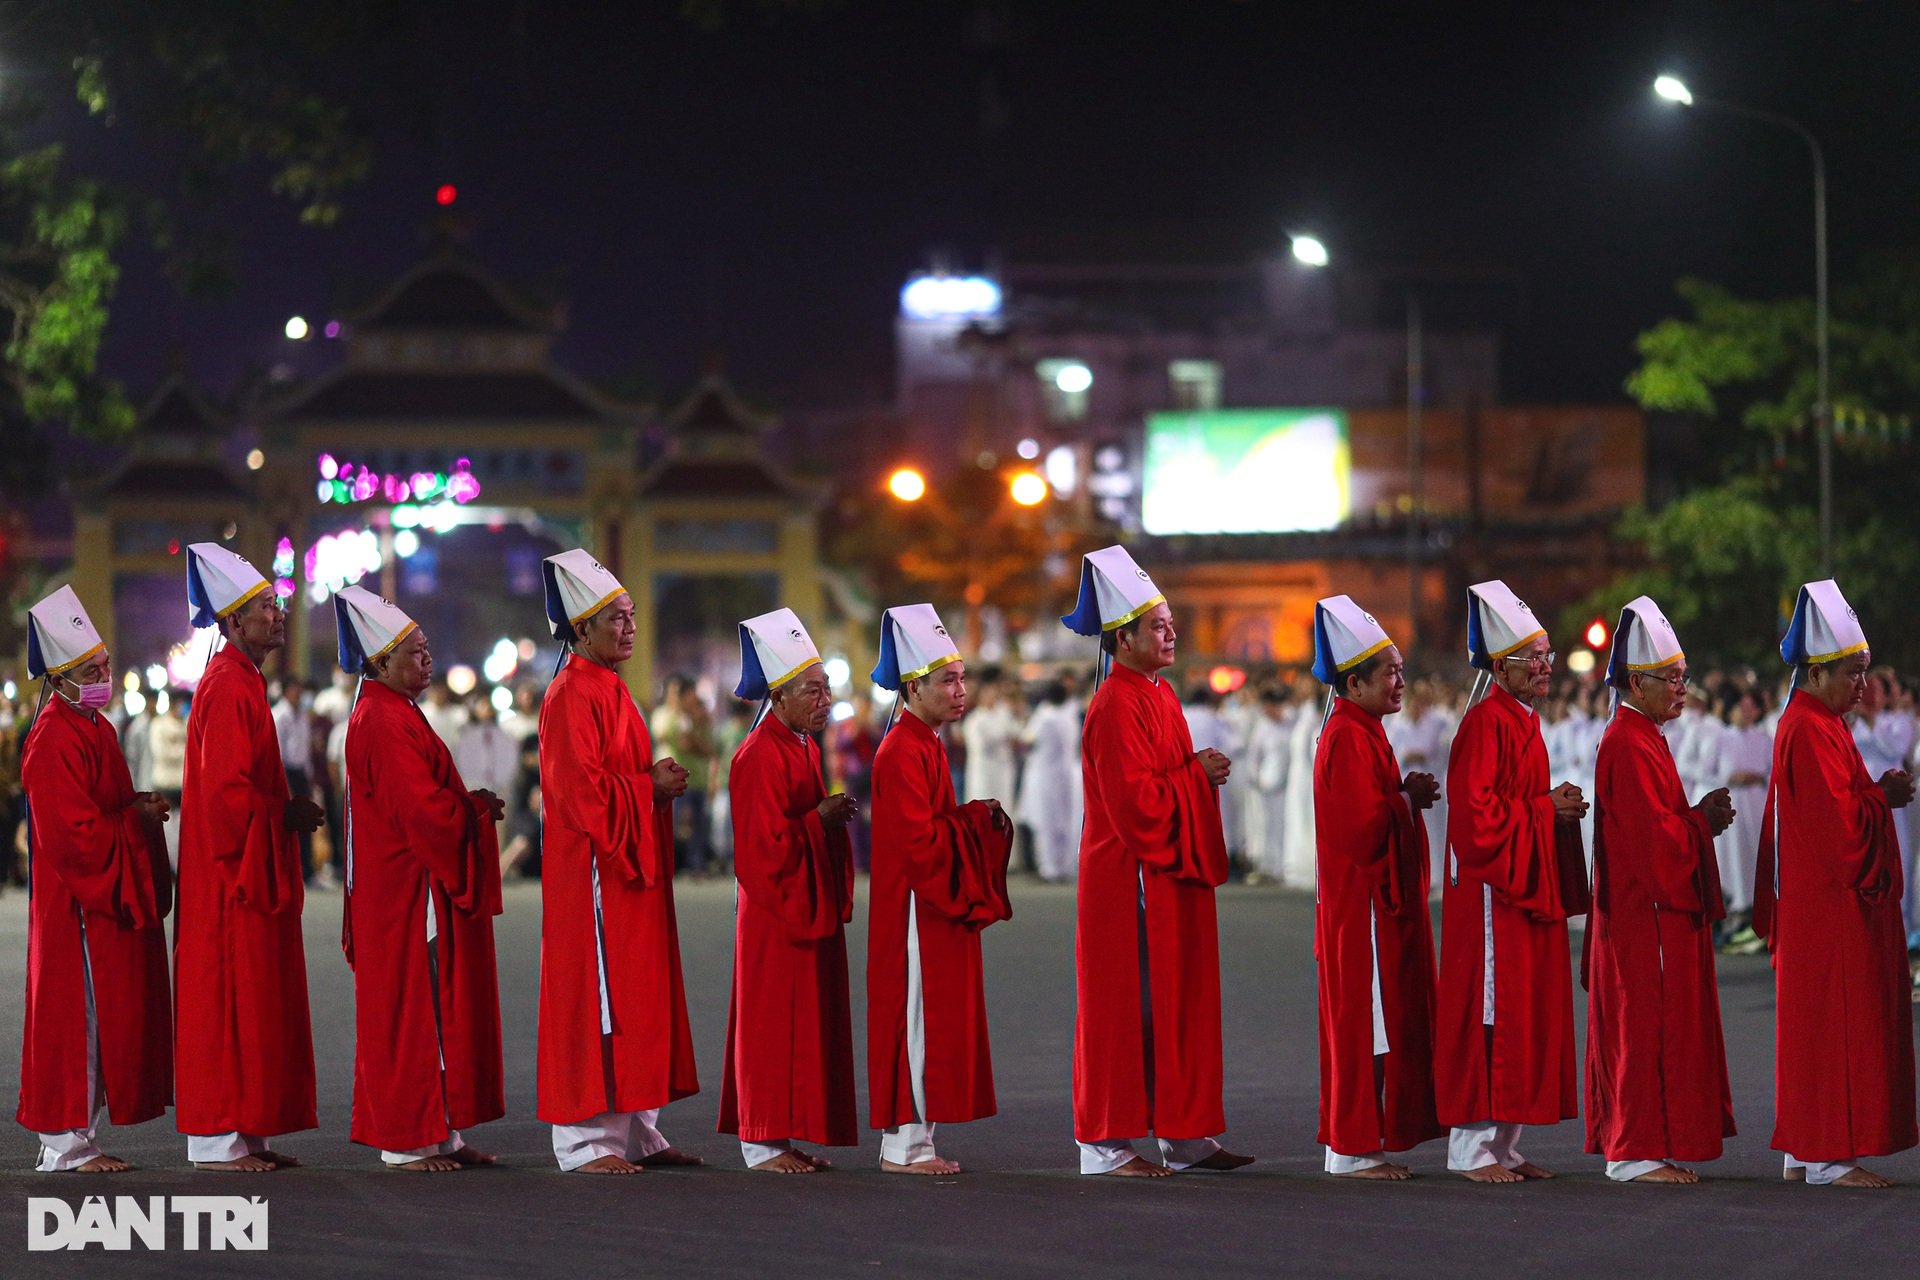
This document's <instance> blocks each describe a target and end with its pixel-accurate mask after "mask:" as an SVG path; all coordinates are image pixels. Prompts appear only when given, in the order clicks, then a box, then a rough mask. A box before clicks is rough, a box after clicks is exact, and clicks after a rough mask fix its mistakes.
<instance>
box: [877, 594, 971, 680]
mask: <svg viewBox="0 0 1920 1280" xmlns="http://www.w3.org/2000/svg"><path fill="white" fill-rule="evenodd" d="M959 660H960V650H959V648H958V647H957V646H955V644H954V643H953V637H952V636H950V635H948V634H947V629H946V627H945V626H944V625H942V624H941V622H940V615H939V614H937V613H935V612H934V610H933V606H932V605H930V604H903V605H897V606H895V607H894V608H891V609H889V610H887V611H886V612H885V613H883V614H881V615H880V661H879V662H877V663H875V664H874V667H873V682H874V683H875V684H877V685H879V686H880V687H881V688H882V689H892V690H893V691H894V692H896V693H898V692H899V691H900V690H901V689H903V688H905V687H906V683H907V681H909V680H918V679H920V678H921V677H922V676H924V675H926V674H927V673H928V672H929V671H933V670H935V669H937V668H940V667H944V666H946V665H947V664H948V663H949V662H958V661H959Z"/></svg>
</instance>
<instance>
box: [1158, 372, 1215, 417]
mask: <svg viewBox="0 0 1920 1280" xmlns="http://www.w3.org/2000/svg"><path fill="white" fill-rule="evenodd" d="M1167 382H1168V384H1169V385H1170V386H1171V388H1172V390H1173V407H1174V408H1176V409H1184V410H1186V411H1188V412H1190V413H1206V412H1209V411H1211V410H1214V409H1218V408H1219V407H1220V362H1219V361H1218V360H1172V361H1169V362H1168V364H1167Z"/></svg>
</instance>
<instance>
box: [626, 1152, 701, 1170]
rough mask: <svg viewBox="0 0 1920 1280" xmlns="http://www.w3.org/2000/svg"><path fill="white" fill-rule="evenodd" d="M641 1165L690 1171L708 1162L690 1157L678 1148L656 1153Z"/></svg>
mask: <svg viewBox="0 0 1920 1280" xmlns="http://www.w3.org/2000/svg"><path fill="white" fill-rule="evenodd" d="M640 1163H641V1164H644V1165H671V1166H674V1167H675V1168H689V1169H690V1168H693V1167H694V1166H695V1165H702V1164H705V1163H706V1161H705V1160H702V1159H701V1158H700V1157H699V1156H690V1155H688V1154H687V1153H686V1152H684V1151H682V1150H681V1149H680V1148H678V1147H666V1148H664V1149H662V1150H660V1151H656V1152H654V1153H653V1154H652V1155H650V1156H648V1157H647V1158H646V1159H644V1160H642V1161H640Z"/></svg>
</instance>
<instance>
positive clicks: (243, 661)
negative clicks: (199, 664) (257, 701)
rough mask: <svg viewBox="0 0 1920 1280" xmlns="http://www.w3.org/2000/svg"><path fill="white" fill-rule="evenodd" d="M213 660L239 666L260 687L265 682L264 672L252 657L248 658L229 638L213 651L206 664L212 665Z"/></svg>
mask: <svg viewBox="0 0 1920 1280" xmlns="http://www.w3.org/2000/svg"><path fill="white" fill-rule="evenodd" d="M214 662H225V663H230V664H232V665H233V666H236V667H239V668H240V669H241V670H242V671H244V672H246V673H247V674H248V675H250V676H252V677H253V678H254V679H255V680H258V681H259V682H260V684H261V685H262V687H264V686H265V685H266V683H267V676H266V673H265V672H263V671H262V670H260V668H259V667H256V666H254V665H253V659H252V658H249V657H248V656H247V655H246V653H245V652H244V651H243V650H242V649H241V648H240V646H239V645H237V644H234V643H233V642H232V641H231V640H229V641H226V642H224V643H222V644H221V646H220V648H219V650H218V651H217V652H215V653H214V655H213V659H212V661H211V662H209V663H208V664H207V665H208V666H212V665H213V663H214Z"/></svg>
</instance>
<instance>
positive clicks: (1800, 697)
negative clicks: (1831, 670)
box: [1754, 689, 1852, 733]
mask: <svg viewBox="0 0 1920 1280" xmlns="http://www.w3.org/2000/svg"><path fill="white" fill-rule="evenodd" d="M1796 703H1800V704H1804V708H1805V709H1804V710H1803V711H1802V712H1801V714H1802V715H1810V716H1819V717H1821V718H1822V719H1825V720H1828V721H1838V722H1840V723H1841V725H1842V727H1844V728H1847V730H1848V732H1849V733H1851V732H1852V729H1851V726H1847V725H1846V723H1845V722H1846V717H1845V716H1843V715H1841V714H1840V713H1839V712H1838V711H1835V710H1834V709H1833V708H1832V707H1830V706H1828V705H1827V704H1826V703H1824V702H1822V701H1820V699H1818V698H1816V697H1814V696H1813V695H1812V694H1810V693H1808V692H1807V691H1806V690H1805V689H1795V690H1794V691H1793V693H1792V695H1791V696H1790V697H1789V698H1788V699H1787V708H1788V710H1792V709H1793V707H1794V705H1795V704H1796ZM1781 714H1782V716H1783V717H1784V715H1785V713H1784V712H1782V713H1781ZM1754 723H1756V724H1758V723H1760V722H1759V721H1757V720H1756V721H1755V722H1754Z"/></svg>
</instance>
